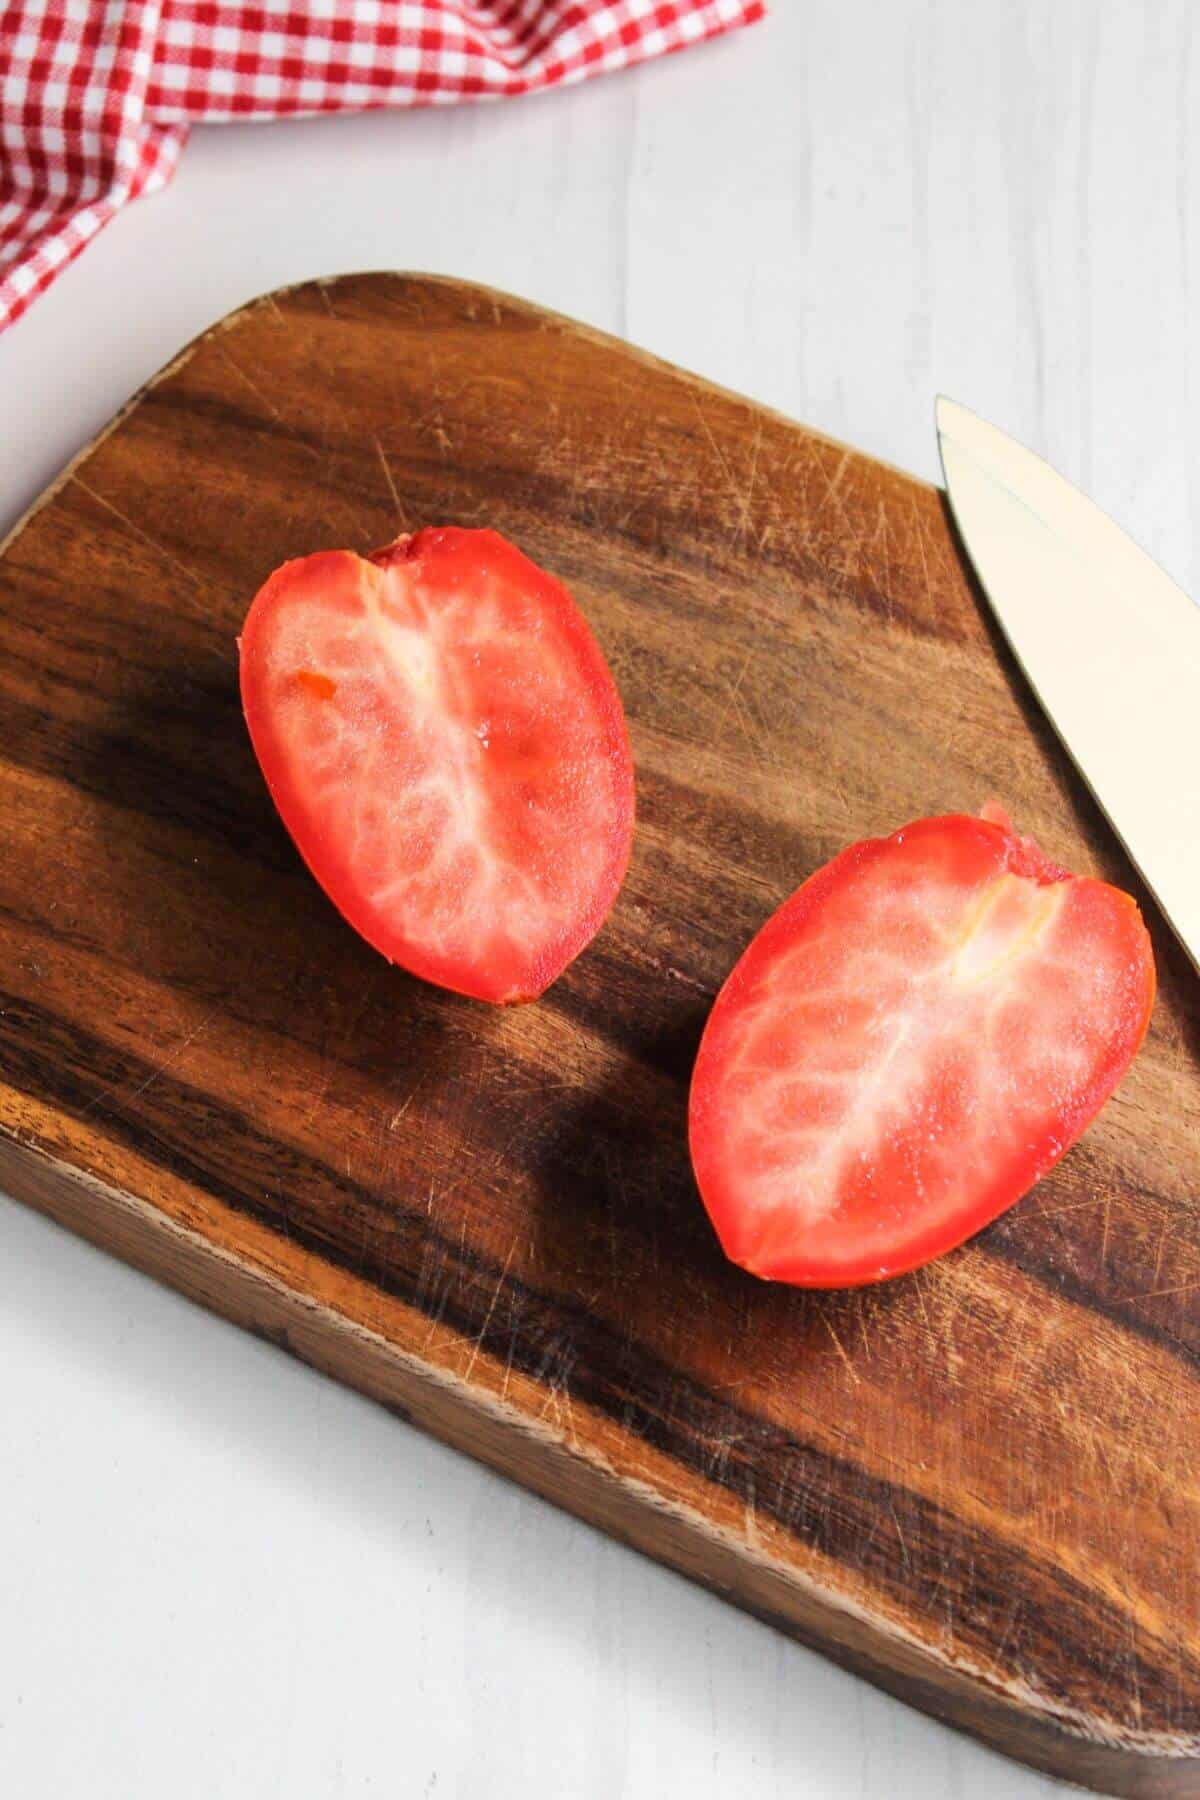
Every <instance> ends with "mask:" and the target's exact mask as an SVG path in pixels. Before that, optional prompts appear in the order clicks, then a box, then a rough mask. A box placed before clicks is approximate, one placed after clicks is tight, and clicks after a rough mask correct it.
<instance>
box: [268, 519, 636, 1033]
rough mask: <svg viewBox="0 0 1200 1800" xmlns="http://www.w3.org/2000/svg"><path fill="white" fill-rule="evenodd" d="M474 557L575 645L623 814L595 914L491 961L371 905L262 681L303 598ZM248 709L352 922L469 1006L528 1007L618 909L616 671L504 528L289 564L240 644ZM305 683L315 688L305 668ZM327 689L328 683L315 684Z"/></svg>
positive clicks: (625, 788) (277, 795)
mask: <svg viewBox="0 0 1200 1800" xmlns="http://www.w3.org/2000/svg"><path fill="white" fill-rule="evenodd" d="M459 559H462V560H463V562H464V563H469V564H470V565H471V566H472V567H474V568H480V567H486V568H487V569H488V570H491V571H493V572H495V573H497V574H498V575H500V576H501V577H502V578H506V579H509V580H511V581H513V582H514V583H516V584H517V585H519V586H521V587H522V588H523V590H524V592H525V593H526V594H528V595H529V596H532V597H533V598H534V599H535V600H536V601H537V602H538V604H540V606H541V607H542V608H544V610H545V613H546V615H547V617H548V618H549V619H550V620H552V621H553V625H554V628H555V629H556V630H557V631H558V632H559V633H560V634H561V636H562V638H563V640H564V642H565V643H566V644H568V645H569V646H570V650H571V653H572V656H573V658H574V667H575V672H576V673H577V675H578V676H579V677H580V679H581V681H582V683H583V685H584V687H585V688H586V690H587V692H588V694H589V696H590V698H591V702H592V704H593V706H594V707H595V710H596V713H597V715H598V716H599V718H600V720H601V721H602V730H603V736H604V740H605V751H604V754H605V759H606V762H607V765H608V770H609V775H610V780H611V789H612V796H613V806H612V814H611V818H610V819H609V820H608V821H607V822H606V834H605V835H606V841H605V845H604V856H603V867H602V872H601V875H600V877H599V879H598V880H597V881H596V882H595V884H594V886H593V888H592V891H591V893H590V895H589V897H588V900H587V903H586V905H585V906H583V907H581V908H580V909H579V911H578V912H577V914H576V915H575V916H574V918H573V919H572V920H571V922H570V926H569V928H568V929H565V930H563V931H562V932H561V933H559V934H558V935H557V936H556V937H555V939H554V940H553V941H552V942H548V943H542V944H538V945H535V946H531V947H530V949H529V953H528V954H527V955H522V956H521V957H519V958H516V957H509V958H507V959H505V960H504V961H503V963H496V964H492V965H489V964H488V963H487V962H484V961H481V962H478V963H476V962H473V961H471V960H468V959H463V958H462V957H446V956H442V955H439V954H437V952H436V951H433V950H431V949H430V948H429V947H428V946H427V945H423V944H422V943H420V942H419V941H415V940H414V937H413V935H412V934H411V933H410V932H409V931H408V930H407V929H406V928H405V924H404V921H403V920H402V919H399V918H398V919H395V920H392V921H381V920H380V919H379V918H378V917H377V916H376V915H375V914H374V913H373V912H372V911H371V909H370V908H369V907H367V906H365V905H364V904H363V899H362V896H361V894H360V893H359V891H358V888H357V884H356V882H355V880H354V879H353V876H352V874H351V872H350V870H349V868H348V866H347V862H346V858H345V856H344V854H343V849H342V846H340V845H339V844H338V843H336V842H335V841H333V840H332V839H331V838H330V837H329V836H323V835H322V834H321V833H319V832H316V833H314V831H313V829H312V827H311V823H308V822H306V804H305V795H304V793H303V792H302V790H301V784H299V783H298V782H297V780H296V777H295V773H294V770H293V769H292V768H290V767H289V763H288V759H287V758H286V757H285V756H284V755H282V754H281V751H280V745H279V743H278V741H277V735H276V729H275V721H274V719H273V717H272V713H271V709H270V707H269V705H268V704H267V700H266V695H265V692H264V687H265V684H264V682H263V681H262V679H261V674H260V671H261V666H262V654H261V644H262V640H263V638H264V636H265V634H266V632H267V630H268V627H269V624H270V620H271V617H272V614H273V613H274V612H276V611H277V609H279V608H282V607H286V606H287V605H288V604H289V603H291V602H292V601H293V600H294V599H295V597H296V595H297V593H299V592H302V591H303V590H304V589H306V588H309V589H314V590H317V591H319V592H320V593H321V596H322V600H323V603H324V604H325V605H330V606H332V605H343V606H345V607H346V609H347V610H348V611H349V610H351V607H352V601H351V600H350V599H348V598H347V596H348V595H350V594H352V593H353V590H354V588H355V586H356V585H357V583H358V581H359V579H360V574H361V569H362V566H363V565H364V564H370V565H373V566H375V567H376V568H379V569H383V570H387V569H389V568H390V567H392V566H393V565H396V564H402V563H405V562H409V561H414V560H425V561H426V562H430V561H432V562H435V563H441V564H445V565H446V566H447V567H449V568H451V569H452V568H453V566H454V565H455V563H456V562H458V561H459ZM238 650H239V679H240V689H241V700H242V710H243V713H244V715H245V719H246V725H247V729H248V731H249V734H250V738H251V742H252V744H253V746H254V750H255V753H256V755H257V757H258V761H259V765H260V768H261V769H262V773H263V777H264V779H265V781H266V784H267V787H268V789H269V791H270V794H271V798H272V799H273V801H274V803H275V806H276V809H277V810H278V812H279V815H280V818H281V819H282V821H283V823H284V825H285V826H286V828H287V830H288V832H289V834H290V835H291V837H292V839H293V842H294V843H295V845H296V848H297V850H298V851H299V853H300V855H301V857H302V858H303V860H304V862H305V863H306V864H307V866H308V868H309V870H310V872H311V874H312V875H313V876H314V877H315V879H316V881H317V882H318V884H319V886H320V887H321V888H323V890H324V891H325V893H326V895H327V896H328V898H329V899H330V900H331V901H332V902H333V904H334V906H335V907H336V908H337V910H338V911H339V912H340V913H341V914H342V916H343V918H344V919H345V920H346V921H347V923H348V924H350V925H351V926H352V927H353V928H354V930H355V931H357V932H358V934H359V935H360V936H361V937H363V938H364V939H365V940H366V942H367V943H369V944H370V945H371V946H372V948H373V949H375V950H378V951H379V953H380V954H381V955H382V956H384V957H385V958H386V959H387V960H388V961H389V962H391V963H396V964H399V965H400V966H401V967H403V968H405V969H407V970H408V971H409V972H410V973H411V974H413V975H417V976H419V977H421V978H422V979H423V980H426V981H429V982H432V983H434V984H435V985H437V986H439V987H444V988H447V989H449V990H450V991H451V992H454V993H458V994H462V995H465V996H466V997H467V998H469V999H475V1000H482V1001H486V1002H489V1003H492V1004H495V1005H517V1004H521V1003H524V1002H527V1001H531V1000H535V999H537V998H538V997H539V996H540V995H541V994H542V993H543V992H544V991H545V989H546V988H547V987H548V986H549V985H550V983H551V982H552V981H554V980H556V979H557V977H558V976H559V975H561V974H562V972H563V970H564V969H565V968H566V967H567V966H568V965H569V964H570V963H571V962H572V961H573V960H574V958H575V957H576V956H578V955H579V953H580V951H581V950H583V949H584V948H585V947H586V946H587V945H588V944H589V943H590V941H591V939H592V938H593V937H594V936H595V935H596V933H597V932H598V931H599V929H600V927H601V926H602V925H603V924H604V922H605V920H606V918H607V917H608V914H609V913H610V911H611V910H612V907H613V904H614V902H615V900H616V898H617V894H618V892H619V890H620V887H621V884H622V882H623V880H624V877H625V872H626V869H627V868H628V864H629V857H630V853H631V849H632V842H633V827H634V809H635V800H634V774H633V756H632V751H631V748H630V742H629V732H628V728H627V725H626V722H625V714H624V710H623V708H622V705H621V699H620V695H619V693H618V691H617V687H616V684H615V682H614V681H613V678H612V674H611V672H610V670H609V668H608V665H607V663H606V661H605V659H604V655H603V652H602V651H601V649H600V647H599V645H598V644H597V642H596V640H595V638H594V637H593V635H592V633H591V631H590V629H589V627H588V625H587V622H586V620H585V619H584V617H583V615H582V613H581V612H580V611H579V609H578V607H577V606H576V604H575V602H574V600H573V599H572V598H571V595H570V594H569V593H568V591H567V589H566V588H565V587H563V585H562V584H561V583H560V582H558V581H556V580H555V579H554V577H553V576H551V575H549V574H548V573H547V572H546V571H545V570H544V569H541V568H539V567H538V565H537V564H536V563H534V562H532V561H531V560H530V558H528V557H527V556H525V555H524V554H523V552H521V551H520V550H518V549H517V548H516V546H515V545H513V544H511V543H509V542H508V540H507V539H506V538H504V537H502V536H501V535H500V534H499V532H496V531H491V530H486V529H467V528H462V527H457V526H431V527H426V528H424V529H423V530H421V531H419V532H417V533H415V534H413V535H409V536H403V537H400V538H397V539H396V540H395V541H394V542H393V543H391V544H387V545H384V546H383V547H382V548H381V549H378V550H376V551H373V552H372V553H371V554H370V555H369V556H368V557H365V558H363V557H359V556H358V555H357V553H356V552H354V551H351V550H326V551H317V552H315V553H313V554H311V555H308V556H304V557H299V558H295V559H293V560H292V561H290V562H286V563H283V564H282V565H281V566H280V567H279V568H277V569H276V570H275V571H274V572H273V573H272V574H271V575H270V576H269V577H268V578H267V580H266V582H265V583H264V584H263V586H262V587H261V588H260V589H259V591H258V593H257V594H256V596H255V598H254V600H253V602H252V603H251V606H250V610H249V612H248V614H247V617H246V621H245V624H244V625H243V627H242V633H241V636H240V637H239V638H238ZM298 674H299V675H300V678H301V679H304V680H312V679H313V678H312V677H308V676H307V675H306V674H305V673H304V672H302V671H298ZM315 679H316V680H317V681H320V680H322V678H321V677H319V676H318V677H316V678H315Z"/></svg>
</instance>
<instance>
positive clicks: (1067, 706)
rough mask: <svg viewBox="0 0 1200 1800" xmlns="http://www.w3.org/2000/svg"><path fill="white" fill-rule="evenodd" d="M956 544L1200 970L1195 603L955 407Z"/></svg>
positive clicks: (948, 414) (1072, 494) (1095, 511)
mask: <svg viewBox="0 0 1200 1800" xmlns="http://www.w3.org/2000/svg"><path fill="white" fill-rule="evenodd" d="M937 430H938V442H939V446H940V449H941V455H942V469H943V471H944V473H945V477H946V488H947V491H948V493H949V496H950V507H951V510H952V512H953V514H954V522H955V524H956V525H957V527H958V531H959V535H960V537H961V538H962V541H963V543H964V545H965V546H966V549H967V553H968V555H969V556H970V559H971V562H972V563H973V565H974V568H975V573H976V575H977V576H978V577H979V582H980V585H981V586H982V588H983V591H984V593H985V594H986V596H987V598H988V601H989V603H990V605H991V608H992V611H993V612H994V613H995V615H996V618H997V620H998V621H999V624H1000V628H1001V630H1002V631H1003V633H1004V635H1005V637H1006V638H1007V639H1008V642H1009V644H1010V646H1011V647H1012V651H1013V654H1014V656H1015V657H1016V659H1017V661H1018V663H1019V664H1020V665H1021V668H1022V670H1023V671H1024V673H1025V675H1026V677H1027V678H1028V680H1029V684H1030V686H1031V687H1032V688H1033V691H1034V693H1035V694H1036V695H1037V698H1038V700H1039V701H1040V703H1041V705H1042V707H1043V709H1044V711H1045V712H1046V714H1047V716H1048V717H1049V719H1050V722H1051V724H1052V725H1053V726H1054V728H1055V730H1056V731H1057V732H1058V735H1059V737H1060V738H1061V739H1062V741H1063V743H1064V745H1065V746H1066V748H1067V750H1068V751H1069V753H1070V755H1071V757H1072V759H1073V761H1074V763H1075V766H1076V768H1077V769H1078V770H1079V773H1080V774H1081V775H1082V776H1083V779H1084V781H1085V782H1086V783H1087V785H1088V787H1089V788H1090V789H1091V790H1092V793H1093V794H1094V795H1095V796H1096V799H1097V800H1098V801H1099V803H1100V805H1101V807H1102V808H1103V810H1104V812H1105V813H1106V815H1107V817H1108V820H1109V823H1110V824H1111V825H1112V827H1113V829H1114V831H1115V832H1116V834H1117V836H1118V837H1119V838H1120V840H1121V842H1122V844H1124V846H1125V849H1126V850H1127V851H1128V853H1129V855H1130V857H1131V858H1132V860H1133V861H1134V862H1135V863H1136V865H1137V867H1138V869H1139V870H1140V871H1141V874H1142V876H1143V878H1144V880H1145V882H1146V885H1147V887H1149V889H1150V891H1151V892H1152V894H1153V895H1154V898H1155V899H1156V900H1157V902H1158V904H1159V906H1160V907H1161V908H1162V910H1163V912H1164V914H1165V915H1166V918H1167V921H1168V923H1169V924H1170V925H1171V927H1172V929H1173V930H1174V931H1175V933H1176V935H1177V936H1178V937H1179V939H1180V941H1181V943H1182V944H1183V947H1184V949H1185V950H1186V951H1187V953H1188V955H1189V956H1190V957H1191V959H1192V962H1193V963H1194V964H1195V965H1196V967H1197V969H1198V970H1200V607H1197V606H1195V605H1194V604H1193V602H1192V601H1191V600H1190V599H1189V598H1188V596H1187V595H1186V594H1185V593H1184V591H1183V589H1182V588H1180V587H1177V586H1176V584H1175V583H1174V582H1173V581H1172V580H1171V578H1170V576H1168V575H1167V574H1165V573H1164V571H1163V570H1162V569H1160V568H1159V566H1158V564H1157V563H1156V562H1155V561H1154V560H1153V559H1152V558H1151V557H1150V556H1148V555H1147V554H1146V552H1145V551H1144V550H1141V549H1139V548H1138V546H1137V545H1136V544H1135V543H1134V542H1133V540H1132V539H1131V538H1128V537H1126V535H1125V533H1124V532H1123V531H1122V530H1121V529H1120V527H1119V526H1118V525H1114V523H1113V521H1112V520H1111V519H1110V518H1109V517H1108V516H1107V515H1106V514H1105V513H1103V512H1101V510H1100V508H1099V507H1098V506H1096V505H1095V504H1094V503H1093V502H1092V501H1091V500H1088V499H1087V498H1086V497H1085V496H1084V495H1083V494H1081V493H1080V492H1079V490H1078V488H1075V487H1072V485H1071V483H1070V482H1069V481H1067V480H1066V479H1065V478H1064V477H1063V476H1062V475H1059V474H1058V473H1057V472H1056V471H1055V470H1054V469H1052V468H1051V467H1050V465H1049V463H1046V462H1043V461H1042V459H1041V457H1039V456H1035V455H1034V454H1033V452H1032V451H1031V450H1026V449H1025V448H1024V447H1023V446H1022V445H1020V444H1018V443H1016V442H1014V440H1013V439H1012V438H1010V437H1007V436H1006V435H1005V434H1004V432H1002V431H999V430H997V428H996V427H995V426H994V425H989V424H988V423H987V422H986V420H984V419H981V418H979V417H978V415H977V414H975V413H973V412H969V411H968V410H967V408H966V407H965V406H959V405H958V404H957V403H956V402H955V401H953V400H947V399H945V398H940V399H939V400H938V402H937Z"/></svg>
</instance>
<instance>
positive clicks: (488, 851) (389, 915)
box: [239, 527, 634, 1001]
mask: <svg viewBox="0 0 1200 1800" xmlns="http://www.w3.org/2000/svg"><path fill="white" fill-rule="evenodd" d="M239 645H240V652H241V689H242V704H243V708H244V710H245V715H246V723H247V725H248V726H249V730H250V736H251V739H252V740H253V744H254V748H255V751H256V752H257V755H258V760H259V762H260V764H261V765H262V770H263V774H264V775H265V777H266V781H267V785H268V787H269V788H270V790H271V794H272V797H273V798H274V801H275V804H276V806H277V807H278V809H279V812H280V815H281V817H282V819H283V822H284V824H285V825H286V826H287V828H288V830H289V831H290V833H291V835H292V837H293V838H294V840H295V842H296V845H297V848H298V849H299V851H300V853H301V855H302V856H303V858H304V860H305V861H306V862H307V864H308V866H309V868H310V869H311V870H312V873H313V874H314V875H315V876H316V878H317V880H318V881H319V882H320V884H321V886H322V887H323V888H324V889H325V891H326V893H327V894H328V895H329V897H330V899H331V900H332V901H333V903H334V905H335V906H336V907H337V908H338V909H339V911H340V912H341V913H342V914H343V915H344V916H345V918H346V919H347V920H348V921H349V922H350V924H351V925H353V926H354V928H355V929H356V930H357V931H359V932H360V933H361V934H362V936H363V937H364V938H366V939H367V941H368V943H370V944H372V945H374V947H375V948H376V949H377V950H379V951H381V952H382V953H383V955H384V956H386V957H388V958H389V960H391V961H393V962H397V963H400V964H402V965H403V966H404V967H405V968H406V969H409V970H411V971H412V972H413V973H414V974H417V975H421V976H424V977H425V978H426V979H427V980H429V981H434V982H438V983H440V984H441V985H442V986H443V987H448V988H453V989H454V990H455V991H456V992H459V993H463V994H469V995H471V996H473V997H474V998H476V999H480V1000H491V1001H514V1000H527V999H532V998H533V997H534V996H536V995H537V994H540V993H541V992H542V991H543V989H544V988H546V987H547V986H548V985H549V983H550V982H551V981H553V980H554V979H555V977H556V976H557V975H559V974H561V972H562V970H563V969H564V968H565V967H566V965H567V964H568V963H569V962H570V961H571V960H572V958H573V957H575V956H576V955H578V953H579V951H580V950H582V949H583V947H584V945H585V944H587V943H588V942H589V941H590V939H591V938H592V937H593V936H594V934H595V933H596V932H597V931H598V930H599V928H600V926H601V925H602V924H603V922H604V919H605V917H606V916H607V914H608V912H609V910H610V908H611V906H612V904H613V901H614V900H615V898H616V895H617V890H618V889H619V887H620V885H621V881H622V878H623V876H624V873H625V868H626V865H627V863H628V861H629V850H630V843H631V840H632V834H633V808H634V792H633V765H632V760H631V756H630V749H629V736H628V733H627V731H626V727H625V718H624V713H623V712H622V708H621V701H620V697H619V695H618V693H617V690H616V686H615V684H614V682H613V679H612V676H611V674H610V673H609V670H608V666H607V664H606V663H605V661H604V657H603V655H602V654H601V651H600V648H599V646H598V645H597V643H596V641H595V639H594V638H593V636H592V634H591V632H590V631H589V629H588V626H587V624H586V622H585V620H584V618H583V615H582V614H581V613H580V612H579V610H578V608H577V607H576V606H575V603H574V601H573V600H572V599H571V597H570V595H569V594H568V593H567V591H566V589H565V588H564V587H562V586H561V584H560V583H559V582H557V581H555V580H554V579H553V578H552V577H551V576H549V575H547V574H546V573H544V571H543V570H541V569H539V568H538V567H537V566H536V565H535V564H534V563H532V562H530V560H529V559H528V557H526V556H524V555H523V554H522V553H521V552H520V551H519V550H517V549H516V548H515V547H514V546H513V545H512V544H510V543H508V542H507V541H506V540H505V539H504V538H502V537H500V536H499V535H498V534H497V533H496V532H494V531H476V530H462V529H458V528H453V527H445V528H432V529H428V530H424V531H420V532H418V533H417V534H416V535H415V536H412V537H406V538H399V539H397V541H396V542H395V543H394V544H391V545H389V546H388V547H387V548H386V549H385V550H381V551H378V552H376V554H375V555H374V556H372V557H369V558H367V557H361V556H357V555H355V554H354V553H353V552H352V551H348V550H332V551H324V552H319V553H318V554H316V555H313V556H306V557H303V558H300V559H299V560H297V561H295V562H289V563H285V564H284V565H283V567H282V568H280V569H277V570H276V572H275V573H274V574H273V575H272V576H271V577H270V579H269V580H268V581H267V582H266V584H265V585H264V586H263V587H262V588H261V589H260V591H259V593H258V594H257V596H256V597H255V600H254V602H253V604H252V606H251V608H250V612H249V615H248V617H247V619H246V623H245V626H244V627H243V631H242V636H241V638H240V640H239Z"/></svg>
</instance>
